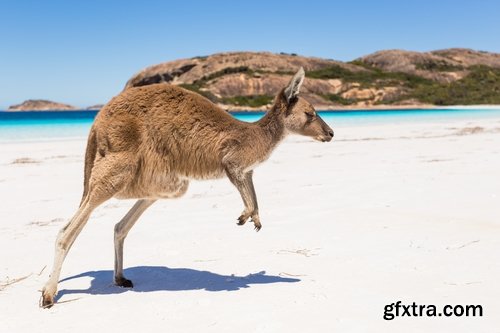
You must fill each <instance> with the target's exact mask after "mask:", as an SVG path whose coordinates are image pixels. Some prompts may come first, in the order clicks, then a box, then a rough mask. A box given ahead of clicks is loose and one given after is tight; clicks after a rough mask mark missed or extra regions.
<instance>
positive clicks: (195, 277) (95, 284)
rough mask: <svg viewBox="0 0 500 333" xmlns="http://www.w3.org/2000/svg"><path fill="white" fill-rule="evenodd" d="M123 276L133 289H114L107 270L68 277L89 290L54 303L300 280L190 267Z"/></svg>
mask: <svg viewBox="0 0 500 333" xmlns="http://www.w3.org/2000/svg"><path fill="white" fill-rule="evenodd" d="M124 275H125V276H126V277H127V278H128V279H131V280H132V281H133V283H134V288H132V289H128V288H121V287H118V286H115V285H114V284H113V271H111V270H107V271H90V272H85V273H81V274H78V275H74V276H70V277H68V278H65V279H63V280H61V281H60V283H62V282H64V281H69V280H73V279H78V278H82V277H91V278H92V281H91V283H90V287H89V288H87V289H61V290H60V291H59V292H58V293H57V297H56V301H57V300H59V299H61V298H62V297H63V296H65V295H70V294H90V295H109V294H120V293H124V292H127V291H134V292H151V291H182V290H207V291H235V290H239V289H241V288H249V287H250V285H252V284H269V283H280V282H287V283H290V282H299V281H300V279H293V278H283V277H280V276H274V275H266V272H265V271H262V272H259V273H255V274H248V275H246V276H235V275H220V274H216V273H212V272H208V271H199V270H196V269H190V268H168V267H163V266H138V267H131V268H127V269H125V271H124Z"/></svg>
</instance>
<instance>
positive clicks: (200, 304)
mask: <svg viewBox="0 0 500 333" xmlns="http://www.w3.org/2000/svg"><path fill="white" fill-rule="evenodd" d="M334 129H335V135H336V137H335V140H334V141H333V142H331V143H318V142H313V141H311V140H309V139H306V138H300V137H290V138H289V139H287V140H286V142H284V143H283V144H282V145H281V146H280V147H279V148H278V149H277V151H276V152H275V153H274V154H273V155H272V156H271V158H270V160H269V161H268V162H267V163H265V164H264V165H262V166H260V167H259V168H257V169H256V171H255V176H254V179H255V186H256V189H257V194H258V199H259V204H260V215H261V220H262V223H263V228H262V230H261V231H260V232H259V233H256V232H255V231H254V230H253V226H252V225H251V224H249V223H248V224H247V225H245V226H237V225H236V218H237V217H238V216H239V213H240V212H241V210H242V208H243V204H242V202H241V199H240V197H239V195H238V193H237V191H236V189H235V188H233V186H232V185H231V184H230V183H229V181H227V180H218V181H205V182H193V183H192V184H191V186H190V189H189V191H188V193H187V194H186V195H185V196H184V197H183V198H181V199H177V200H164V201H159V202H157V203H155V205H153V206H152V207H151V208H150V209H149V210H148V211H147V212H146V213H145V214H144V215H143V217H142V218H141V220H140V221H139V223H138V224H137V225H136V226H135V227H134V229H132V231H131V233H130V235H129V237H128V238H127V240H126V242H125V267H126V270H125V273H126V276H127V277H128V278H130V279H132V280H133V281H134V283H135V288H134V289H132V290H126V289H121V288H118V287H115V286H113V285H112V269H113V225H114V224H115V223H116V222H117V221H118V220H119V219H120V218H121V217H122V216H123V215H124V214H125V213H126V212H127V210H128V209H129V208H130V207H131V206H132V204H133V201H129V200H128V201H118V200H110V201H108V202H106V203H105V204H104V205H102V206H101V207H99V208H98V209H97V210H96V211H95V212H94V214H93V215H92V217H91V219H90V221H89V223H88V225H87V226H86V228H85V229H84V231H83V232H82V234H81V235H80V237H79V238H78V239H77V241H76V243H75V245H74V247H73V248H72V250H71V251H70V253H69V255H68V257H67V260H66V262H65V265H64V267H63V271H62V275H61V279H63V280H62V281H61V282H60V284H59V290H60V291H59V295H60V297H59V298H58V304H56V305H55V306H54V307H53V308H51V309H40V308H39V307H38V302H39V296H40V293H39V290H40V289H41V288H42V287H43V284H44V283H45V281H46V280H47V278H48V274H49V272H50V268H51V265H52V256H53V246H54V240H55V237H56V234H57V232H58V230H59V229H60V228H61V227H62V226H63V225H64V224H65V223H66V222H67V221H68V220H69V219H70V217H71V216H72V214H73V213H74V211H75V209H76V207H77V205H78V203H79V200H80V196H81V192H82V173H83V153H84V149H85V141H84V140H76V141H52V142H39V143H9V144H1V145H0V149H1V154H0V202H1V205H0V220H1V223H0V253H1V258H2V259H1V265H0V332H9V333H10V332H89V331H90V330H93V331H96V332H101V331H104V330H107V331H110V332H118V331H121V332H136V331H140V332H159V331H162V332H194V331H198V332H199V331H201V332H334V331H335V332H401V331H403V330H404V331H405V332H498V331H499V327H500V316H499V315H498V314H499V313H500V300H499V295H500V286H499V281H500V279H499V278H500V236H499V232H500V172H499V169H500V117H499V118H498V119H488V120H477V121H458V120H457V121H453V122H450V123H442V122H441V123H418V124H385V125H383V124H381V125H377V126H374V125H370V126H355V127H353V126H351V127H340V128H336V127H335V126H334ZM398 300H400V301H402V302H403V303H405V304H411V303H412V302H417V303H419V304H435V305H436V306H438V308H439V307H441V306H444V305H446V304H461V305H467V304H479V305H482V306H483V311H484V313H483V317H476V318H471V317H469V318H466V317H461V318H457V317H450V318H447V317H432V318H429V317H418V318H414V317H399V318H395V319H394V320H392V321H386V320H384V319H383V312H384V306H385V305H386V304H390V303H393V302H396V301H398Z"/></svg>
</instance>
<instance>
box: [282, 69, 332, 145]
mask: <svg viewBox="0 0 500 333" xmlns="http://www.w3.org/2000/svg"><path fill="white" fill-rule="evenodd" d="M304 76H305V72H304V69H303V68H302V67H301V68H300V69H299V71H298V72H297V73H296V74H295V75H294V76H293V78H292V79H291V80H290V83H288V85H287V86H286V87H285V89H283V90H282V91H281V93H280V95H279V96H278V98H277V100H278V101H279V102H281V103H280V104H281V105H282V107H281V108H282V110H283V117H284V118H283V119H284V121H283V122H284V124H285V128H286V129H287V130H288V131H290V132H292V133H295V134H299V135H304V136H309V137H311V138H313V139H315V140H318V141H322V142H328V141H331V140H332V138H333V130H332V129H331V128H330V126H328V125H327V124H326V123H325V121H324V120H323V119H321V117H320V116H319V115H318V114H317V113H316V110H315V109H314V107H313V106H312V105H311V103H309V102H308V101H306V100H305V99H304V98H302V97H299V91H300V87H301V86H302V83H303V82H304Z"/></svg>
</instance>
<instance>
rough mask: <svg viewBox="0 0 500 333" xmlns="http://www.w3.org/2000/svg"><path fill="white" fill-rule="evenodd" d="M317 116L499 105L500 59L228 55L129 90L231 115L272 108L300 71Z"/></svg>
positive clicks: (184, 65)
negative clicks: (167, 87) (180, 92)
mask: <svg viewBox="0 0 500 333" xmlns="http://www.w3.org/2000/svg"><path fill="white" fill-rule="evenodd" d="M300 66H302V67H304V69H305V71H306V80H305V82H304V86H303V96H304V97H306V98H307V99H308V100H309V101H311V102H312V103H313V104H315V106H316V107H317V108H338V107H371V106H376V105H388V104H390V105H396V106H397V105H405V104H406V105H407V104H437V105H451V104H500V54H495V53H489V52H483V51H474V50H469V49H447V50H439V51H432V52H422V53H421V52H411V51H403V50H387V51H379V52H376V53H373V54H370V55H367V56H364V57H361V58H358V59H356V60H354V61H351V62H348V63H345V62H340V61H335V60H330V59H321V58H312V57H302V56H298V55H295V54H273V53H267V52H230V53H218V54H214V55H210V56H206V57H194V58H191V59H181V60H175V61H171V62H166V63H162V64H158V65H154V66H151V67H148V68H145V69H144V70H142V71H140V72H139V73H137V74H136V75H134V76H133V77H132V78H130V80H129V81H128V82H127V84H126V86H125V89H127V88H130V87H136V86H143V85H147V84H154V83H159V82H167V83H170V84H177V85H180V86H182V87H185V88H187V89H190V90H193V91H196V92H199V93H201V94H203V95H204V96H206V97H208V98H209V99H211V100H212V101H214V102H216V103H218V104H220V105H222V106H223V107H225V108H228V109H249V108H266V106H269V104H270V103H272V98H273V96H274V95H275V94H276V93H277V92H278V91H279V90H280V89H281V88H282V87H284V86H285V84H286V83H287V82H288V80H289V79H290V77H291V75H292V74H293V73H294V72H295V71H296V70H297V69H298V68H299V67H300Z"/></svg>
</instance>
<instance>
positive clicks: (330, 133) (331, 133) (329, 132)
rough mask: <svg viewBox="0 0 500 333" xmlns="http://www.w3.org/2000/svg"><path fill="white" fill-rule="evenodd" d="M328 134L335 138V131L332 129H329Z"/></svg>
mask: <svg viewBox="0 0 500 333" xmlns="http://www.w3.org/2000/svg"><path fill="white" fill-rule="evenodd" d="M328 134H329V135H330V136H331V137H332V138H333V131H332V130H329V131H328Z"/></svg>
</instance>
